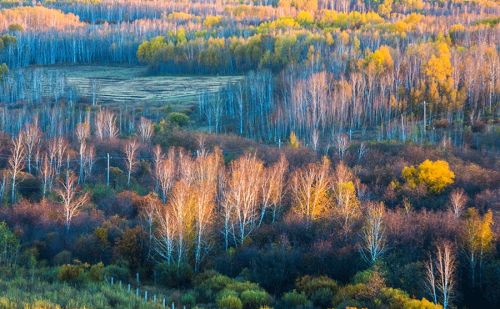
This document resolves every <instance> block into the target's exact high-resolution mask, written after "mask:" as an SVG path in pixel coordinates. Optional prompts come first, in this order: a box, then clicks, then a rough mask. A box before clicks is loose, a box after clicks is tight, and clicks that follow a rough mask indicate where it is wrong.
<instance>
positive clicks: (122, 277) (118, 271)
mask: <svg viewBox="0 0 500 309" xmlns="http://www.w3.org/2000/svg"><path fill="white" fill-rule="evenodd" d="M104 275H105V276H106V277H107V278H111V277H113V278H114V280H115V281H123V282H126V281H127V280H128V279H129V276H130V272H129V270H128V268H127V267H124V266H120V265H117V264H111V265H108V266H106V267H105V268H104Z"/></svg>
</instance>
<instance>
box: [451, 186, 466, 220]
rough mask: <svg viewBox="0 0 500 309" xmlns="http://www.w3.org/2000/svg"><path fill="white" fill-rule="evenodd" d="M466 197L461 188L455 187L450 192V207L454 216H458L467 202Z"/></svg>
mask: <svg viewBox="0 0 500 309" xmlns="http://www.w3.org/2000/svg"><path fill="white" fill-rule="evenodd" d="M467 200H468V197H467V195H466V194H465V192H464V190H463V189H461V188H460V189H455V190H453V191H452V192H451V194H450V207H451V211H452V212H453V215H454V216H455V218H460V216H461V215H462V213H463V211H464V208H465V205H466V204H467Z"/></svg>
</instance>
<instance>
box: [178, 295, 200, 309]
mask: <svg viewBox="0 0 500 309" xmlns="http://www.w3.org/2000/svg"><path fill="white" fill-rule="evenodd" d="M181 303H182V304H183V305H187V306H190V307H191V308H192V307H194V306H195V305H196V294H195V293H194V292H193V291H190V292H187V293H184V294H183V295H182V297H181Z"/></svg>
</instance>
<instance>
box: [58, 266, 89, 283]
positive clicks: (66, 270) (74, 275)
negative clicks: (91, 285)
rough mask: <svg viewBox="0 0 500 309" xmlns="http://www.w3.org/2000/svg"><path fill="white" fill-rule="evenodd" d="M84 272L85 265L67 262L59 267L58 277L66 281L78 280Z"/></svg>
mask: <svg viewBox="0 0 500 309" xmlns="http://www.w3.org/2000/svg"><path fill="white" fill-rule="evenodd" d="M83 272H84V266H83V265H81V264H77V265H72V264H66V265H62V266H61V267H59V274H58V275H57V278H58V279H59V280H61V281H65V282H73V283H75V282H77V281H79V280H81V279H82V278H81V275H82V274H83Z"/></svg>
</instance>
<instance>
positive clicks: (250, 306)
mask: <svg viewBox="0 0 500 309" xmlns="http://www.w3.org/2000/svg"><path fill="white" fill-rule="evenodd" d="M240 298H241V301H242V302H243V306H244V307H245V309H259V308H260V307H263V306H266V305H269V303H270V302H271V297H270V296H269V294H267V293H266V292H265V291H256V290H248V291H244V292H243V293H241V296H240Z"/></svg>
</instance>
